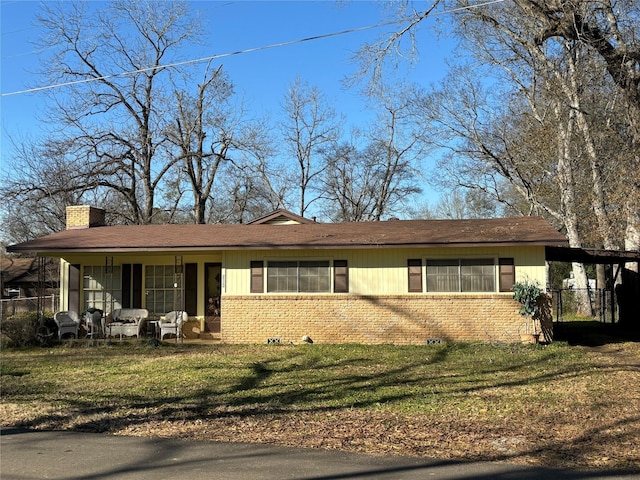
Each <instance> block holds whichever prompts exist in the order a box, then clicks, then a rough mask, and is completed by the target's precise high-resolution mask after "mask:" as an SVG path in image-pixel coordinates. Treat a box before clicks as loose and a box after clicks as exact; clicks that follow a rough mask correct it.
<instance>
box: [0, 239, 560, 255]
mask: <svg viewBox="0 0 640 480" xmlns="http://www.w3.org/2000/svg"><path fill="white" fill-rule="evenodd" d="M566 245H567V242H561V241H558V240H556V239H553V240H535V241H525V240H521V241H515V240H506V241H487V242H428V243H416V242H411V243H399V242H398V243H376V242H368V243H362V242H358V243H351V242H350V243H313V244H310V243H305V244H272V243H255V244H249V245H247V244H245V245H196V246H193V245H170V246H169V245H165V246H159V247H146V246H128V247H106V246H105V247H87V248H84V247H70V248H60V247H55V248H46V247H37V246H36V247H25V248H15V249H12V250H10V251H12V252H16V253H18V252H21V253H27V252H31V253H37V254H39V255H46V254H49V255H54V256H63V255H64V254H69V253H162V252H168V251H180V252H202V251H211V250H217V251H222V250H338V249H358V248H360V249H363V248H364V249H370V248H384V249H388V248H449V247H461V248H473V247H510V246H520V247H522V246H533V247H550V246H553V247H564V246H566Z"/></svg>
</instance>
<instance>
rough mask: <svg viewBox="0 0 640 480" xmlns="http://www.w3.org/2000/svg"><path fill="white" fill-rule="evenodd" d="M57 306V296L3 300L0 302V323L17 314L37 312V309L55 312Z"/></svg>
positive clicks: (58, 302) (58, 304)
mask: <svg viewBox="0 0 640 480" xmlns="http://www.w3.org/2000/svg"><path fill="white" fill-rule="evenodd" d="M59 306H60V296H59V295H47V296H45V297H22V298H8V299H3V300H0V321H4V320H6V319H7V318H9V317H11V316H13V315H16V314H18V313H26V312H37V311H38V308H41V309H43V310H46V311H51V312H56V311H58V309H59Z"/></svg>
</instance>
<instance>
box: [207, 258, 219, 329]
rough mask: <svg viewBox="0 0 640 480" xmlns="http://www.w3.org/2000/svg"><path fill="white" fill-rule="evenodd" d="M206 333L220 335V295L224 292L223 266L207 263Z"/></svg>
mask: <svg viewBox="0 0 640 480" xmlns="http://www.w3.org/2000/svg"><path fill="white" fill-rule="evenodd" d="M204 282H205V295H204V298H205V302H206V303H205V308H204V312H205V313H204V331H205V333H211V334H216V335H219V334H220V293H221V292H222V288H221V286H222V264H221V263H207V264H206V265H205V276H204Z"/></svg>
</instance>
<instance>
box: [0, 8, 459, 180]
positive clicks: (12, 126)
mask: <svg viewBox="0 0 640 480" xmlns="http://www.w3.org/2000/svg"><path fill="white" fill-rule="evenodd" d="M91 3H92V5H94V6H96V7H98V6H99V5H100V4H101V3H100V2H91ZM192 3H193V5H192V6H193V8H195V9H197V10H199V11H200V13H201V14H202V16H203V17H204V19H205V24H206V28H207V31H208V32H210V35H209V38H208V39H207V45H204V46H202V47H197V48H194V49H193V50H192V51H190V52H189V57H191V58H193V59H196V58H202V57H209V56H212V55H224V54H227V53H232V52H237V51H242V50H247V49H256V48H259V47H266V46H270V45H274V44H278V43H283V42H293V41H296V40H301V39H305V38H309V37H313V36H320V35H327V34H331V33H337V32H342V31H345V30H350V29H358V28H361V27H366V26H371V25H377V24H380V23H384V22H385V21H388V18H387V17H385V15H384V9H383V4H384V3H385V2H371V1H353V0H352V1H345V0H341V1H338V2H336V1H330V0H327V1H279V2H276V1H205V0H201V1H195V2H192ZM417 6H418V7H419V8H425V9H426V8H427V7H428V3H427V2H417ZM0 7H1V12H0V14H1V29H0V32H1V37H0V41H1V52H2V63H1V70H0V72H1V77H0V90H1V93H2V97H1V98H0V100H1V105H0V108H1V110H0V113H1V117H2V148H1V165H0V169H1V170H2V172H3V173H4V174H6V169H7V164H8V163H10V161H11V160H10V159H11V145H10V143H9V142H8V141H7V136H8V135H9V136H12V137H14V138H20V137H21V136H24V135H25V134H31V133H34V134H37V132H38V128H39V123H38V119H37V117H38V114H39V113H40V111H39V110H40V106H41V104H42V101H43V96H44V94H43V93H42V92H40V93H24V94H16V95H11V94H12V93H13V92H18V91H22V90H26V89H29V88H32V87H34V86H41V85H42V84H41V83H40V80H39V79H38V77H36V76H34V75H33V74H32V72H33V71H35V70H36V69H37V67H38V64H39V62H40V61H41V58H42V54H43V53H46V52H38V51H37V50H35V47H34V46H33V45H32V44H31V43H30V42H31V41H32V40H34V39H36V38H37V37H38V35H39V34H40V31H39V28H38V27H37V26H36V23H35V15H36V13H37V12H38V11H39V10H40V8H41V4H40V2H36V1H21V0H17V1H11V0H1V1H0ZM425 27H426V26H425ZM391 31H393V26H386V27H380V28H373V29H367V30H363V31H359V32H356V33H349V34H342V35H335V36H332V37H329V38H323V39H319V40H313V41H305V42H300V43H294V44H289V45H285V46H281V47H274V48H267V49H262V50H259V51H254V52H251V53H243V54H238V55H232V56H226V57H224V58H221V59H220V60H219V62H220V63H222V64H223V66H224V67H223V68H224V70H226V72H227V73H228V74H229V76H230V78H231V79H232V81H233V82H234V84H235V86H236V91H237V93H239V94H241V95H242V96H244V97H245V99H246V104H247V107H248V108H249V109H250V110H252V111H254V112H255V113H256V114H262V113H272V114H275V113H277V111H278V108H279V105H280V104H281V102H282V98H283V95H284V93H285V91H286V90H287V88H288V86H289V85H290V84H291V82H293V81H294V80H295V78H296V77H298V76H299V77H301V78H302V79H303V80H304V81H306V82H308V83H309V84H311V85H314V86H317V87H318V88H320V90H321V91H322V92H323V93H324V94H325V96H326V98H327V99H328V100H329V102H331V103H332V104H333V105H334V107H335V108H336V110H337V111H338V112H340V113H342V114H344V115H345V116H346V117H347V118H348V119H349V121H350V123H351V124H358V123H363V122H366V120H367V119H370V118H371V117H370V115H369V112H368V110H367V108H366V105H365V103H364V100H363V99H362V98H361V97H360V96H359V95H358V92H357V91H353V90H352V91H346V90H344V88H343V83H342V80H343V79H344V78H345V76H347V75H349V74H351V73H353V72H354V70H355V68H356V65H355V64H354V63H353V62H352V60H351V57H352V55H353V54H354V52H355V51H356V50H357V49H358V47H359V46H361V45H362V44H363V43H364V42H367V41H371V40H373V39H374V38H376V37H377V36H378V35H380V34H381V33H384V32H391ZM418 40H419V49H420V50H419V63H418V64H417V65H416V66H415V68H414V69H413V70H412V71H411V74H410V79H411V80H412V81H416V82H418V83H420V84H422V85H424V86H427V85H428V84H430V83H433V82H437V81H438V80H440V79H441V78H442V77H443V76H444V75H445V74H446V68H445V58H446V56H447V55H449V54H450V49H451V47H450V45H449V44H447V43H445V42H442V41H439V40H438V39H437V38H436V36H435V34H434V33H433V32H432V31H431V30H430V29H428V28H424V27H423V28H422V29H421V30H420V36H419V38H418ZM203 66H204V63H203ZM114 73H115V72H114ZM426 188H428V187H426Z"/></svg>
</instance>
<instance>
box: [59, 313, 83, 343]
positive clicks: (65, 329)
mask: <svg viewBox="0 0 640 480" xmlns="http://www.w3.org/2000/svg"><path fill="white" fill-rule="evenodd" d="M53 321H54V322H56V325H57V326H58V338H59V339H62V337H63V336H64V335H67V334H68V333H73V336H74V337H75V338H78V327H79V326H80V318H79V317H78V312H74V311H72V310H64V311H61V312H57V313H56V314H55V315H54V316H53Z"/></svg>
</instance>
